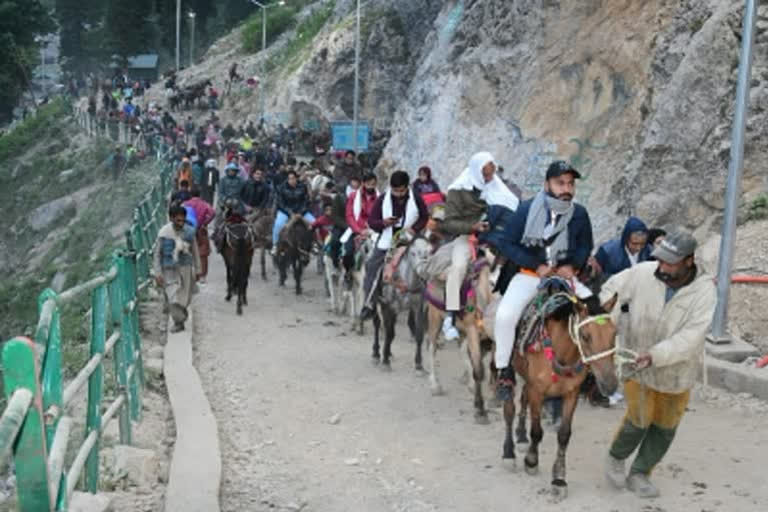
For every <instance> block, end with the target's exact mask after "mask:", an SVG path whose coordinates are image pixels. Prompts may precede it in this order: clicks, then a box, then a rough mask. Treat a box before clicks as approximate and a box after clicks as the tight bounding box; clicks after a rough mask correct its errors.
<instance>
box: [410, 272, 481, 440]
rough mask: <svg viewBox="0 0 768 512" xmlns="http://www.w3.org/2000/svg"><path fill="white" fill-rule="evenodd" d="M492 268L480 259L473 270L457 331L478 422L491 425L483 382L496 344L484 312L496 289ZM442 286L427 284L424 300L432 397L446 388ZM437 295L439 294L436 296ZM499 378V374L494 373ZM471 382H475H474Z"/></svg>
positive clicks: (435, 283) (459, 316) (464, 288)
mask: <svg viewBox="0 0 768 512" xmlns="http://www.w3.org/2000/svg"><path fill="white" fill-rule="evenodd" d="M490 275H491V268H490V264H489V262H488V260H486V259H485V258H481V259H478V260H477V261H476V262H475V263H474V264H473V265H472V268H471V269H470V276H469V277H468V279H467V281H466V282H465V285H464V286H463V287H462V295H463V296H464V297H466V300H465V301H463V302H464V304H463V308H462V311H461V314H459V315H457V317H456V328H457V329H458V330H459V333H460V334H461V340H460V350H461V353H462V356H463V357H464V362H465V363H466V365H467V384H468V385H469V388H470V391H471V392H472V393H473V394H474V396H475V421H476V422H477V423H479V424H483V425H485V424H488V423H489V421H488V411H487V410H486V409H485V400H484V399H483V380H484V379H485V368H484V366H483V356H485V355H486V354H487V353H490V352H492V349H493V342H492V341H491V339H490V336H489V335H488V334H487V332H486V330H485V327H484V321H483V312H484V311H485V310H486V308H487V307H488V305H489V304H490V303H491V295H492V288H493V287H492V286H491V282H490ZM441 290H442V283H438V282H436V281H431V282H429V283H428V284H427V288H426V290H425V292H424V297H425V299H426V300H427V338H428V340H429V355H430V365H429V366H430V368H429V382H430V390H431V392H432V395H442V394H443V387H442V385H441V384H440V380H439V377H438V368H439V363H438V360H437V349H438V337H439V336H440V330H441V328H442V325H443V318H444V317H445V304H444V303H442V302H441V301H440V300H438V299H437V298H436V295H440V296H442V293H439V291H441ZM436 292H437V293H436ZM491 376H492V377H495V373H494V372H491ZM470 379H471V380H470Z"/></svg>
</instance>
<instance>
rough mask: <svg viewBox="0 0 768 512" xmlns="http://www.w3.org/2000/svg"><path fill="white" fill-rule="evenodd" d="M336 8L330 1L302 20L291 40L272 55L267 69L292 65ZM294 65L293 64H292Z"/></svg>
mask: <svg viewBox="0 0 768 512" xmlns="http://www.w3.org/2000/svg"><path fill="white" fill-rule="evenodd" d="M335 6H336V0H331V1H330V2H328V3H326V4H325V5H323V6H321V7H318V8H317V9H315V10H314V11H312V13H311V14H310V15H309V16H307V17H306V18H304V19H303V20H302V21H301V23H299V26H298V27H296V31H295V34H294V36H293V39H291V40H290V41H289V42H288V44H286V45H285V47H284V48H281V49H280V51H279V52H278V53H277V54H275V55H273V56H272V57H271V58H270V59H269V61H268V62H267V69H270V70H271V69H275V68H277V67H279V66H281V65H283V64H288V63H292V61H294V59H295V58H296V56H297V55H299V54H300V53H301V52H302V51H303V50H304V49H305V48H306V47H307V46H309V44H310V43H311V42H312V41H313V40H314V39H315V36H317V34H318V33H319V32H320V30H322V28H323V27H324V26H325V24H326V23H327V22H328V19H329V18H330V17H331V16H332V15H333V10H334V8H335ZM293 63H294V64H295V62H293Z"/></svg>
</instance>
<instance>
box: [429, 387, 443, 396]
mask: <svg viewBox="0 0 768 512" xmlns="http://www.w3.org/2000/svg"><path fill="white" fill-rule="evenodd" d="M429 391H430V393H432V396H443V395H444V394H445V391H443V387H442V386H441V385H440V384H437V385H435V386H432V387H431V388H430V389H429Z"/></svg>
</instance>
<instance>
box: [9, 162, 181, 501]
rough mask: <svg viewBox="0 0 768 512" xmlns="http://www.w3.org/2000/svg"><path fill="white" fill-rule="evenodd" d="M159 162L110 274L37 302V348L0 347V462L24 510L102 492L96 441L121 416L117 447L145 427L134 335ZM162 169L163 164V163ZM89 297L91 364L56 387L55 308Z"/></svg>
mask: <svg viewBox="0 0 768 512" xmlns="http://www.w3.org/2000/svg"><path fill="white" fill-rule="evenodd" d="M158 159H159V160H160V161H161V165H162V171H161V172H160V175H159V179H158V180H157V182H156V183H155V184H154V186H153V187H152V189H151V190H150V191H149V193H148V194H147V195H146V196H145V197H144V199H142V200H141V202H140V203H139V205H138V206H137V207H136V209H135V210H134V216H133V222H132V224H131V227H130V229H129V230H127V231H126V233H125V235H126V247H125V248H123V249H118V250H116V251H115V252H114V254H113V256H112V260H111V262H110V265H109V268H108V270H107V271H106V272H105V273H103V274H100V275H98V276H96V277H94V278H93V279H91V280H90V281H87V282H85V283H82V284H79V285H77V286H75V287H74V288H70V289H68V290H65V291H63V292H61V293H58V294H57V293H56V292H54V291H53V290H51V289H46V290H44V291H43V292H42V293H41V294H40V296H39V298H38V312H39V320H38V323H37V328H36V330H35V334H34V340H31V339H29V338H26V337H17V338H14V339H12V340H10V341H8V342H6V343H5V344H4V346H3V349H2V365H3V381H4V384H5V394H6V397H7V399H8V404H7V406H6V408H5V411H4V412H3V414H2V418H0V462H4V461H5V460H6V458H7V457H8V456H9V454H12V456H13V461H14V467H15V471H16V488H17V495H18V503H19V510H20V511H21V512H42V511H49V512H50V511H66V510H67V504H68V501H69V498H70V497H71V495H72V493H73V491H74V490H75V487H76V485H77V484H78V482H79V481H80V479H81V476H82V477H83V480H84V488H85V490H86V491H88V492H91V493H95V492H97V491H98V489H99V440H100V438H101V434H102V432H104V429H105V428H106V426H107V424H108V423H109V421H110V420H112V419H113V418H114V417H115V416H117V418H118V422H119V430H120V443H122V444H131V440H132V432H131V429H132V426H133V425H132V421H139V420H140V419H141V394H142V389H143V386H144V367H143V364H142V355H141V337H140V333H139V315H138V313H139V307H138V303H139V292H140V291H141V290H143V289H144V288H145V287H146V286H147V285H148V284H149V283H150V265H151V259H152V248H153V244H154V240H155V238H156V236H157V232H158V230H159V229H160V227H161V225H162V223H163V222H164V220H165V218H166V198H167V197H168V193H169V191H170V182H171V174H172V169H173V163H172V162H170V161H168V160H167V159H165V158H158ZM163 162H164V163H163ZM85 294H90V299H91V315H90V357H89V360H88V362H87V363H86V364H85V366H84V367H83V368H82V369H81V370H80V371H79V372H78V374H77V376H76V377H75V378H74V379H73V380H72V381H71V382H69V383H67V384H66V385H64V383H63V382H62V367H61V354H62V343H63V341H64V340H62V337H61V326H60V314H61V307H62V306H63V305H65V304H67V303H69V302H71V301H73V300H74V299H76V298H80V297H83V296H84V295H85ZM110 355H111V356H112V360H113V362H114V378H115V384H116V389H117V391H118V392H117V397H116V398H115V399H114V400H113V401H112V402H111V403H110V404H108V405H107V406H106V408H105V410H104V411H103V412H102V407H103V404H102V400H103V399H104V372H103V364H104V360H105V359H106V358H107V357H108V356H110ZM86 382H87V383H88V391H87V395H88V396H87V401H88V403H87V409H86V420H85V439H84V441H83V443H82V445H81V446H80V447H79V449H78V450H77V455H76V456H75V459H74V460H73V461H72V463H71V464H70V465H69V468H68V469H65V468H64V458H65V454H66V453H67V446H68V444H69V438H70V432H71V430H72V418H71V417H70V416H68V415H67V409H68V407H69V406H70V405H71V404H72V402H73V400H74V399H75V398H76V396H77V394H78V392H79V391H80V390H81V389H82V388H83V387H84V386H85V384H86Z"/></svg>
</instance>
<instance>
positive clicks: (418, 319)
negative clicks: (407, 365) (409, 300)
mask: <svg viewBox="0 0 768 512" xmlns="http://www.w3.org/2000/svg"><path fill="white" fill-rule="evenodd" d="M417 304H418V303H417ZM411 312H412V313H413V322H409V324H411V325H409V327H410V328H411V331H412V332H411V333H412V334H413V337H414V338H415V339H416V355H415V356H414V362H413V365H414V369H415V370H416V371H417V372H423V371H424V365H423V364H422V359H421V347H422V345H423V344H424V320H425V317H426V311H424V309H423V308H422V307H421V305H420V304H418V305H417V306H411Z"/></svg>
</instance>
